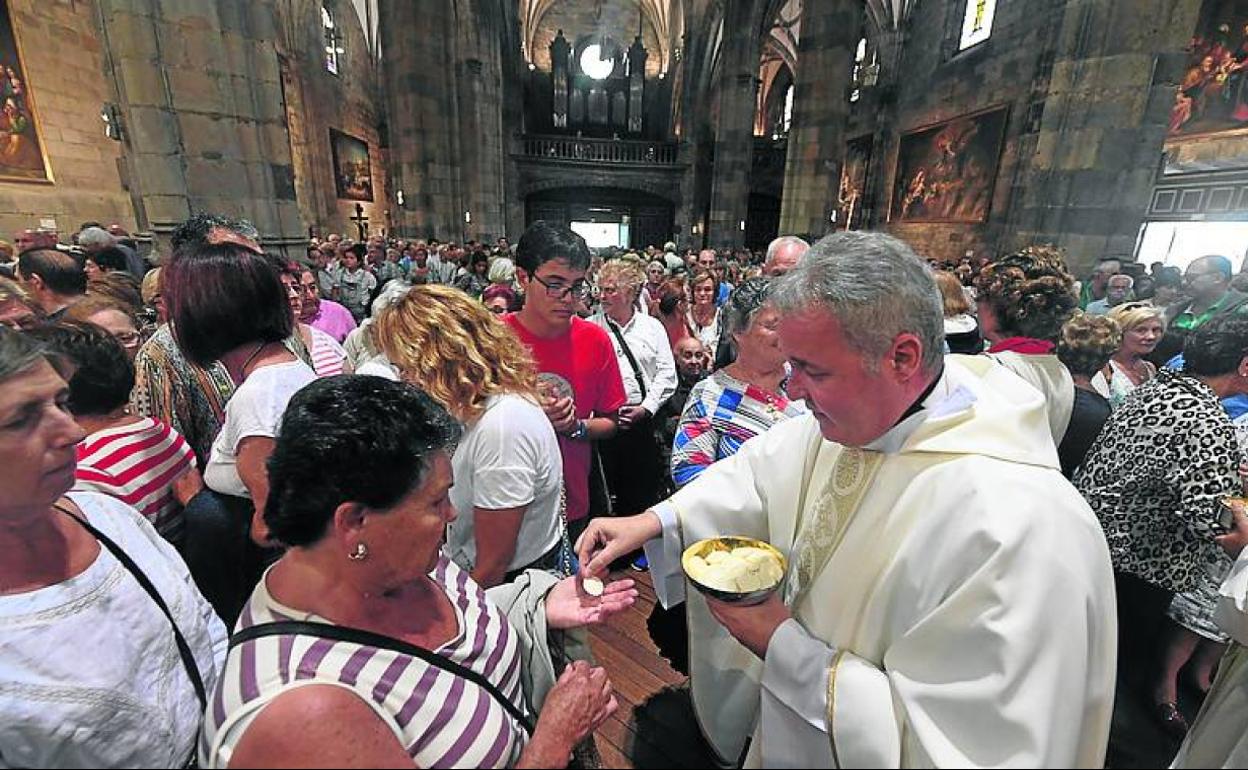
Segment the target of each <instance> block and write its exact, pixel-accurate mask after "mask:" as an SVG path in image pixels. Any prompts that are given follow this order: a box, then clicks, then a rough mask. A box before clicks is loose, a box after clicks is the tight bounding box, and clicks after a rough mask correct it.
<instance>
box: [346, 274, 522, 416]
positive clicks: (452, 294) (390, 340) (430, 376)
mask: <svg viewBox="0 0 1248 770" xmlns="http://www.w3.org/2000/svg"><path fill="white" fill-rule="evenodd" d="M368 334H369V336H370V338H371V341H372V343H373V345H374V346H376V348H377V350H379V351H380V352H381V353H383V354H384V355H385V356H386V358H388V359H389V360H390V363H391V364H393V365H394V367H395V368H396V369H398V371H399V375H400V376H401V377H402V378H403V380H404V381H405V382H408V383H411V384H412V385H415V386H416V387H418V388H421V389H422V390H424V391H425V392H426V393H428V394H429V395H430V396H431V397H433V398H434V399H435V400H436V401H438V402H440V403H441V404H442V405H443V406H445V407H446V409H447V411H449V412H450V413H451V414H452V415H454V416H455V418H456V419H458V420H460V421H461V422H465V423H469V422H472V421H473V420H475V419H477V418H478V417H480V416H481V413H482V412H484V411H485V401H486V399H487V398H489V397H490V396H497V395H502V394H504V393H514V394H516V395H520V396H524V397H526V398H529V399H531V400H532V401H533V402H534V403H538V395H537V367H536V365H535V364H534V363H533V357H532V356H531V355H530V354H529V351H528V348H526V347H525V346H524V345H523V344H522V343H521V342H520V339H519V338H518V337H517V336H516V334H515V332H513V331H512V330H511V329H510V328H509V327H508V326H507V325H506V324H505V323H503V322H502V321H500V320H498V319H497V318H495V317H494V314H493V313H491V312H490V311H488V310H486V308H485V306H484V305H482V304H481V303H480V302H477V301H476V300H474V299H472V298H471V297H469V296H468V295H467V294H464V293H463V292H462V291H459V290H458V289H454V288H451V287H449V286H441V285H438V284H425V285H417V286H413V287H412V288H411V289H410V290H408V292H407V293H406V294H405V295H404V296H403V297H402V298H400V299H399V300H398V301H397V302H395V303H394V304H392V305H391V306H390V307H388V308H386V309H385V310H384V311H382V313H381V315H379V316H378V317H377V319H376V320H375V321H374V322H373V324H372V325H371V326H370V327H369V331H368Z"/></svg>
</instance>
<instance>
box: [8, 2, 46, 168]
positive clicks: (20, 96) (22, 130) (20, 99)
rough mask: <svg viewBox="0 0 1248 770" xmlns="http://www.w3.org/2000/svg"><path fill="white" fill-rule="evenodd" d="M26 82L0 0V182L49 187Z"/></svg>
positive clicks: (10, 20) (17, 46) (10, 19)
mask: <svg viewBox="0 0 1248 770" xmlns="http://www.w3.org/2000/svg"><path fill="white" fill-rule="evenodd" d="M28 83H29V81H28V80H27V79H26V67H25V65H24V63H23V59H22V50H21V45H20V43H19V41H18V39H17V32H16V31H15V30H14V29H13V16H12V14H11V13H10V10H9V4H8V2H7V1H6V0H0V181H5V182H41V183H44V184H50V183H51V182H52V168H51V166H49V165H48V152H47V146H46V145H45V144H44V141H43V135H42V134H41V133H40V128H39V117H38V114H37V113H36V112H35V101H34V98H33V96H32V95H31V93H30V87H29V85H28Z"/></svg>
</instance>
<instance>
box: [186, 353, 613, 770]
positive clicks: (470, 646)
mask: <svg viewBox="0 0 1248 770" xmlns="http://www.w3.org/2000/svg"><path fill="white" fill-rule="evenodd" d="M461 430H462V429H461V428H460V426H459V424H458V423H457V422H456V421H455V420H454V419H453V418H452V417H451V416H450V415H449V414H448V413H447V412H446V410H445V409H443V408H442V407H441V406H439V405H438V404H437V403H436V402H435V401H433V400H432V399H431V398H430V397H429V396H427V395H425V394H424V393H423V392H421V391H419V390H417V389H416V388H415V387H413V386H411V385H407V384H405V383H400V382H393V381H390V380H387V379H384V378H381V377H371V376H365V375H357V376H350V375H346V376H339V377H331V378H327V379H323V380H318V381H316V382H314V383H312V384H310V385H308V386H307V387H306V388H304V389H303V390H302V391H300V392H299V393H298V394H296V395H295V397H294V398H293V399H292V400H291V402H290V405H289V408H288V409H287V411H286V414H285V416H284V418H283V421H282V427H281V431H280V433H279V435H278V438H277V443H276V446H275V448H274V450H273V454H272V457H271V459H270V461H269V465H268V469H269V477H270V478H269V484H270V493H269V501H268V504H267V505H266V506H265V509H264V515H265V519H266V521H267V523H268V525H269V529H270V531H271V533H272V535H273V536H274V537H275V538H276V539H278V540H280V541H281V542H282V543H283V544H285V545H286V546H288V549H287V551H286V553H285V554H284V555H283V556H282V558H281V559H280V560H279V561H278V562H277V563H276V564H275V565H273V566H272V567H271V568H269V569H268V571H267V572H266V573H265V575H264V578H263V579H262V580H261V581H260V584H259V585H258V586H257V587H256V589H255V592H254V593H253V594H252V596H251V599H250V601H249V602H248V603H247V606H246V607H245V608H244V609H243V612H242V615H241V616H240V618H239V621H238V625H237V627H236V629H235V633H234V636H233V639H232V640H231V645H232V648H231V650H230V654H229V656H228V658H227V660H226V666H225V670H224V672H223V673H222V677H221V681H220V683H219V685H218V687H217V689H216V691H215V693H214V694H213V696H212V698H211V701H210V703H209V705H208V709H207V718H206V724H205V727H204V734H203V738H202V740H201V744H200V757H199V758H200V764H201V766H204V767H227V766H233V767H301V766H312V765H316V766H320V767H403V766H408V767H410V766H412V765H416V766H418V767H563V766H564V765H566V764H567V762H568V759H569V755H570V753H571V751H572V748H573V746H574V745H576V744H577V743H578V742H579V741H581V740H582V739H584V738H585V737H587V736H588V735H589V734H590V733H592V732H593V731H594V730H595V729H597V728H598V727H599V726H600V725H601V724H602V723H603V722H604V721H605V720H606V719H607V718H608V717H609V716H610V715H611V713H613V712H614V711H615V709H616V702H615V698H614V697H613V696H612V694H611V683H610V682H609V681H608V679H607V676H606V673H605V672H604V671H603V670H602V669H600V668H591V667H590V666H589V665H587V664H586V663H584V662H579V661H578V662H575V663H572V664H571V665H569V666H568V667H567V668H565V669H564V670H563V672H562V675H559V676H558V677H556V674H555V668H554V664H553V662H552V659H551V657H552V656H551V654H550V652H549V649H548V646H547V645H548V639H553V638H557V637H559V636H560V633H559V630H560V629H569V628H574V627H579V626H583V625H587V624H590V623H595V622H598V621H600V620H602V619H603V618H606V617H608V616H609V615H612V614H614V613H616V612H620V611H622V610H624V609H627V608H628V607H629V606H631V605H632V603H633V601H634V599H635V598H636V591H634V590H633V589H632V583H631V581H618V582H615V583H611V584H608V585H606V586H605V588H604V587H602V586H601V585H599V586H596V587H595V590H594V593H596V594H600V595H598V596H594V595H590V594H589V593H587V592H586V591H585V588H586V586H584V585H583V584H581V582H580V580H579V579H578V578H575V577H573V578H565V579H564V580H561V581H559V580H557V579H556V578H554V577H553V576H552V575H550V574H549V573H546V572H537V571H527V572H525V573H523V574H522V575H521V576H520V577H519V578H517V580H516V581H515V582H513V583H509V584H505V585H502V586H498V587H496V588H493V589H491V590H490V591H488V592H486V591H483V590H482V589H481V588H480V587H479V586H478V585H477V584H476V583H475V582H474V581H473V580H472V578H471V577H470V576H469V574H468V573H467V572H466V571H464V570H463V569H461V568H459V567H457V566H456V565H455V563H454V562H453V561H451V560H450V559H449V558H447V556H446V555H445V554H444V553H443V552H442V550H441V545H442V541H443V537H444V534H445V530H446V525H447V523H448V522H449V521H451V520H453V519H454V518H455V508H454V506H453V505H452V504H451V501H450V496H449V490H450V487H451V484H452V482H453V478H452V475H453V474H452V470H451V454H450V453H451V452H452V451H453V445H454V444H455V442H456V441H458V440H459V438H460V434H461ZM343 458H367V461H366V462H363V463H356V462H343V461H342V460H343ZM597 589H603V590H597ZM530 714H536V723H535V724H533V725H532V726H531V727H530V724H531V723H532V722H533V720H532V719H531V717H530V716H529V715H530Z"/></svg>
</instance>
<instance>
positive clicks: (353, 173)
mask: <svg viewBox="0 0 1248 770" xmlns="http://www.w3.org/2000/svg"><path fill="white" fill-rule="evenodd" d="M329 143H330V146H331V147H332V148H333V154H334V183H335V184H336V185H337V188H338V197H339V198H342V199H344V200H349V201H371V200H372V199H373V172H372V166H371V165H370V164H369V160H368V142H366V141H364V140H363V139H356V138H355V137H354V136H351V135H349V134H344V133H342V132H341V131H336V130H334V129H332V128H331V129H329Z"/></svg>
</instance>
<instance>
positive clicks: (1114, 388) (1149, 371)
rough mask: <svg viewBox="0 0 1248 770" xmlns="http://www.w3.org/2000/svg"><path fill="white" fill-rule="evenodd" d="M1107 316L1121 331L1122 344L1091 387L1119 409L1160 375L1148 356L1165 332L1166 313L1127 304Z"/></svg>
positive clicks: (1157, 309) (1163, 310)
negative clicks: (1129, 396) (1133, 393)
mask: <svg viewBox="0 0 1248 770" xmlns="http://www.w3.org/2000/svg"><path fill="white" fill-rule="evenodd" d="M1107 317H1108V318H1109V319H1110V320H1112V321H1114V322H1115V323H1117V324H1118V327H1119V328H1120V329H1122V345H1121V346H1120V347H1119V348H1118V351H1117V352H1116V353H1114V355H1113V356H1112V357H1111V358H1110V359H1109V363H1108V364H1106V365H1105V368H1104V369H1102V370H1101V371H1100V372H1099V373H1098V374H1097V375H1096V376H1095V377H1093V378H1092V387H1093V388H1095V389H1096V392H1097V393H1100V394H1101V395H1102V396H1104V397H1105V398H1106V399H1107V400H1108V401H1109V405H1110V406H1111V407H1113V408H1115V409H1117V408H1118V407H1119V406H1121V405H1122V402H1123V401H1125V400H1126V399H1127V396H1128V395H1129V394H1130V393H1131V391H1133V390H1135V389H1136V388H1137V387H1139V386H1140V385H1143V384H1144V383H1145V382H1148V381H1149V380H1151V379H1152V378H1153V376H1154V375H1156V374H1157V367H1156V366H1154V365H1153V364H1152V363H1150V362H1149V361H1148V360H1147V356H1149V355H1150V354H1151V353H1152V352H1153V350H1155V349H1156V347H1157V343H1159V342H1161V338H1162V336H1163V335H1164V334H1165V333H1166V311H1165V309H1164V308H1160V307H1153V306H1152V305H1149V304H1147V303H1144V302H1128V303H1126V304H1123V305H1119V306H1117V307H1115V308H1113V309H1112V310H1110V311H1109V314H1108V316H1107Z"/></svg>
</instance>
